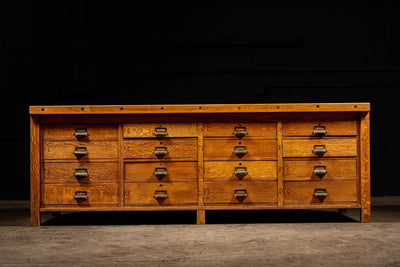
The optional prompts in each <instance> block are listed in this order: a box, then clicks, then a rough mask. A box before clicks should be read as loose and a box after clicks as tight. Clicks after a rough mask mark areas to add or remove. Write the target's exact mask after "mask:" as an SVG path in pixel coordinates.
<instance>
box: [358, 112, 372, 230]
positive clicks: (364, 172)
mask: <svg viewBox="0 0 400 267" xmlns="http://www.w3.org/2000/svg"><path fill="white" fill-rule="evenodd" d="M369 115H370V114H369V112H367V113H366V114H365V116H363V117H361V125H360V148H361V155H360V157H361V166H360V167H361V222H370V221H371V184H370V125H369V118H370V116H369Z"/></svg>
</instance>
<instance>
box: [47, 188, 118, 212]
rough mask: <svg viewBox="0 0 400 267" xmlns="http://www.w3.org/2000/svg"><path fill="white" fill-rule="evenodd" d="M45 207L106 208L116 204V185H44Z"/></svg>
mask: <svg viewBox="0 0 400 267" xmlns="http://www.w3.org/2000/svg"><path fill="white" fill-rule="evenodd" d="M43 204H45V205H77V206H97V205H98V206H103V205H104V206H106V205H108V206H109V205H113V206H116V205H117V204H118V184H117V183H108V184H96V185H83V186H79V185H70V184H45V185H44V194H43Z"/></svg>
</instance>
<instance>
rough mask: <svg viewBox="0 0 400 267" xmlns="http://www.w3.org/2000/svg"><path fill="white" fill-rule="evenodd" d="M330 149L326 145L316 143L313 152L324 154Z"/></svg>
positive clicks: (319, 154)
mask: <svg viewBox="0 0 400 267" xmlns="http://www.w3.org/2000/svg"><path fill="white" fill-rule="evenodd" d="M327 152H328V150H327V149H326V148H325V145H314V149H313V151H312V153H314V154H316V155H318V156H322V155H323V154H325V153H327Z"/></svg>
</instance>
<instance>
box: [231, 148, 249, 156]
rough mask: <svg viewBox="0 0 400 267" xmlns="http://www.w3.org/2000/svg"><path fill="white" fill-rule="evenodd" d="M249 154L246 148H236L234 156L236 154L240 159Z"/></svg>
mask: <svg viewBox="0 0 400 267" xmlns="http://www.w3.org/2000/svg"><path fill="white" fill-rule="evenodd" d="M247 153H249V152H248V151H247V149H246V146H235V147H234V149H233V154H235V155H236V156H238V157H243V156H244V155H246V154H247Z"/></svg>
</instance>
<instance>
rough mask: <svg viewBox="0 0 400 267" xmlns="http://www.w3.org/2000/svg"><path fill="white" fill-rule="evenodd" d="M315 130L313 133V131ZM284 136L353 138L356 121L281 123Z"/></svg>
mask: <svg viewBox="0 0 400 267" xmlns="http://www.w3.org/2000/svg"><path fill="white" fill-rule="evenodd" d="M314 130H315V131H314ZM283 135H284V136H319V137H323V136H354V135H357V122H356V121H315V122H283Z"/></svg>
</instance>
